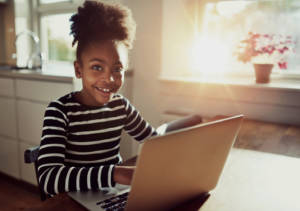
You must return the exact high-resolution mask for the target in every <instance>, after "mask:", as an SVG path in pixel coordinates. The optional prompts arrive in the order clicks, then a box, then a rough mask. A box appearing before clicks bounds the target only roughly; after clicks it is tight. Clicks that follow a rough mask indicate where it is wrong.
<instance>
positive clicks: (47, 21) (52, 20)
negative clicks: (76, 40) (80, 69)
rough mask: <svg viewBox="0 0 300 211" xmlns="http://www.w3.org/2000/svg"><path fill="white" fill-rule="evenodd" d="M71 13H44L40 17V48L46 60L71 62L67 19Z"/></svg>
mask: <svg viewBox="0 0 300 211" xmlns="http://www.w3.org/2000/svg"><path fill="white" fill-rule="evenodd" d="M71 15H72V14H70V13H67V14H58V15H46V16H42V17H41V38H42V39H41V40H42V49H43V52H44V53H45V56H46V58H47V60H48V61H50V62H53V61H63V62H73V61H74V59H75V52H74V51H75V49H73V48H71V46H72V36H70V35H69V33H70V23H69V19H70V17H71Z"/></svg>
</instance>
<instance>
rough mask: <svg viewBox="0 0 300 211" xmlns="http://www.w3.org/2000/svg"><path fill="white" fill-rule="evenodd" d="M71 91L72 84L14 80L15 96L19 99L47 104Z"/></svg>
mask: <svg viewBox="0 0 300 211" xmlns="http://www.w3.org/2000/svg"><path fill="white" fill-rule="evenodd" d="M72 90H73V85H72V83H61V82H49V81H36V80H23V79H17V80H16V96H17V98H21V99H27V100H33V101H38V102H46V103H49V102H50V101H51V100H55V99H57V98H59V97H61V96H63V95H65V94H67V93H69V92H71V91H72Z"/></svg>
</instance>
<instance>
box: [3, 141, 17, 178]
mask: <svg viewBox="0 0 300 211" xmlns="http://www.w3.org/2000/svg"><path fill="white" fill-rule="evenodd" d="M0 146H1V147H0V171H1V172H4V173H5V174H7V175H9V176H12V177H15V178H20V174H19V153H18V141H17V140H15V139H10V138H7V137H1V136H0Z"/></svg>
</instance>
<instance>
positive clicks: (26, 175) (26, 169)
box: [19, 142, 37, 186]
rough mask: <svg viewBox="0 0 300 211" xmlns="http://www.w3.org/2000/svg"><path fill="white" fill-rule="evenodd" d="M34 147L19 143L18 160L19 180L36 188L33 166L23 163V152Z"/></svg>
mask: <svg viewBox="0 0 300 211" xmlns="http://www.w3.org/2000/svg"><path fill="white" fill-rule="evenodd" d="M34 146H35V145H31V144H26V143H23V142H20V144H19V147H20V150H19V158H20V161H19V163H20V178H21V179H22V180H23V181H25V182H28V183H30V184H33V185H36V186H37V181H36V175H35V170H34V164H33V163H25V162H24V152H25V150H26V149H28V148H30V147H34Z"/></svg>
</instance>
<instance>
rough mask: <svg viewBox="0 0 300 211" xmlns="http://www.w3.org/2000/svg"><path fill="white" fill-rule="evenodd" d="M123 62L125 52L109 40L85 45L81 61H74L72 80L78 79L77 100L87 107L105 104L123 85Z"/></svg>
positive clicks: (126, 54) (125, 56)
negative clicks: (79, 89) (80, 84)
mask: <svg viewBox="0 0 300 211" xmlns="http://www.w3.org/2000/svg"><path fill="white" fill-rule="evenodd" d="M127 60H128V52H127V49H126V48H125V47H124V46H123V45H121V44H117V43H114V42H113V41H100V42H94V43H92V44H90V45H88V46H86V47H85V48H84V49H83V51H82V53H81V62H80V61H75V62H74V67H75V74H76V77H77V78H81V79H82V87H83V88H82V90H81V91H80V92H79V95H78V99H79V101H80V102H81V103H82V104H84V105H88V106H101V105H104V104H106V103H108V102H109V101H110V99H111V98H112V96H113V95H114V93H116V92H118V91H119V90H120V88H121V87H122V85H123V82H124V71H125V68H126V67H127Z"/></svg>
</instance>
